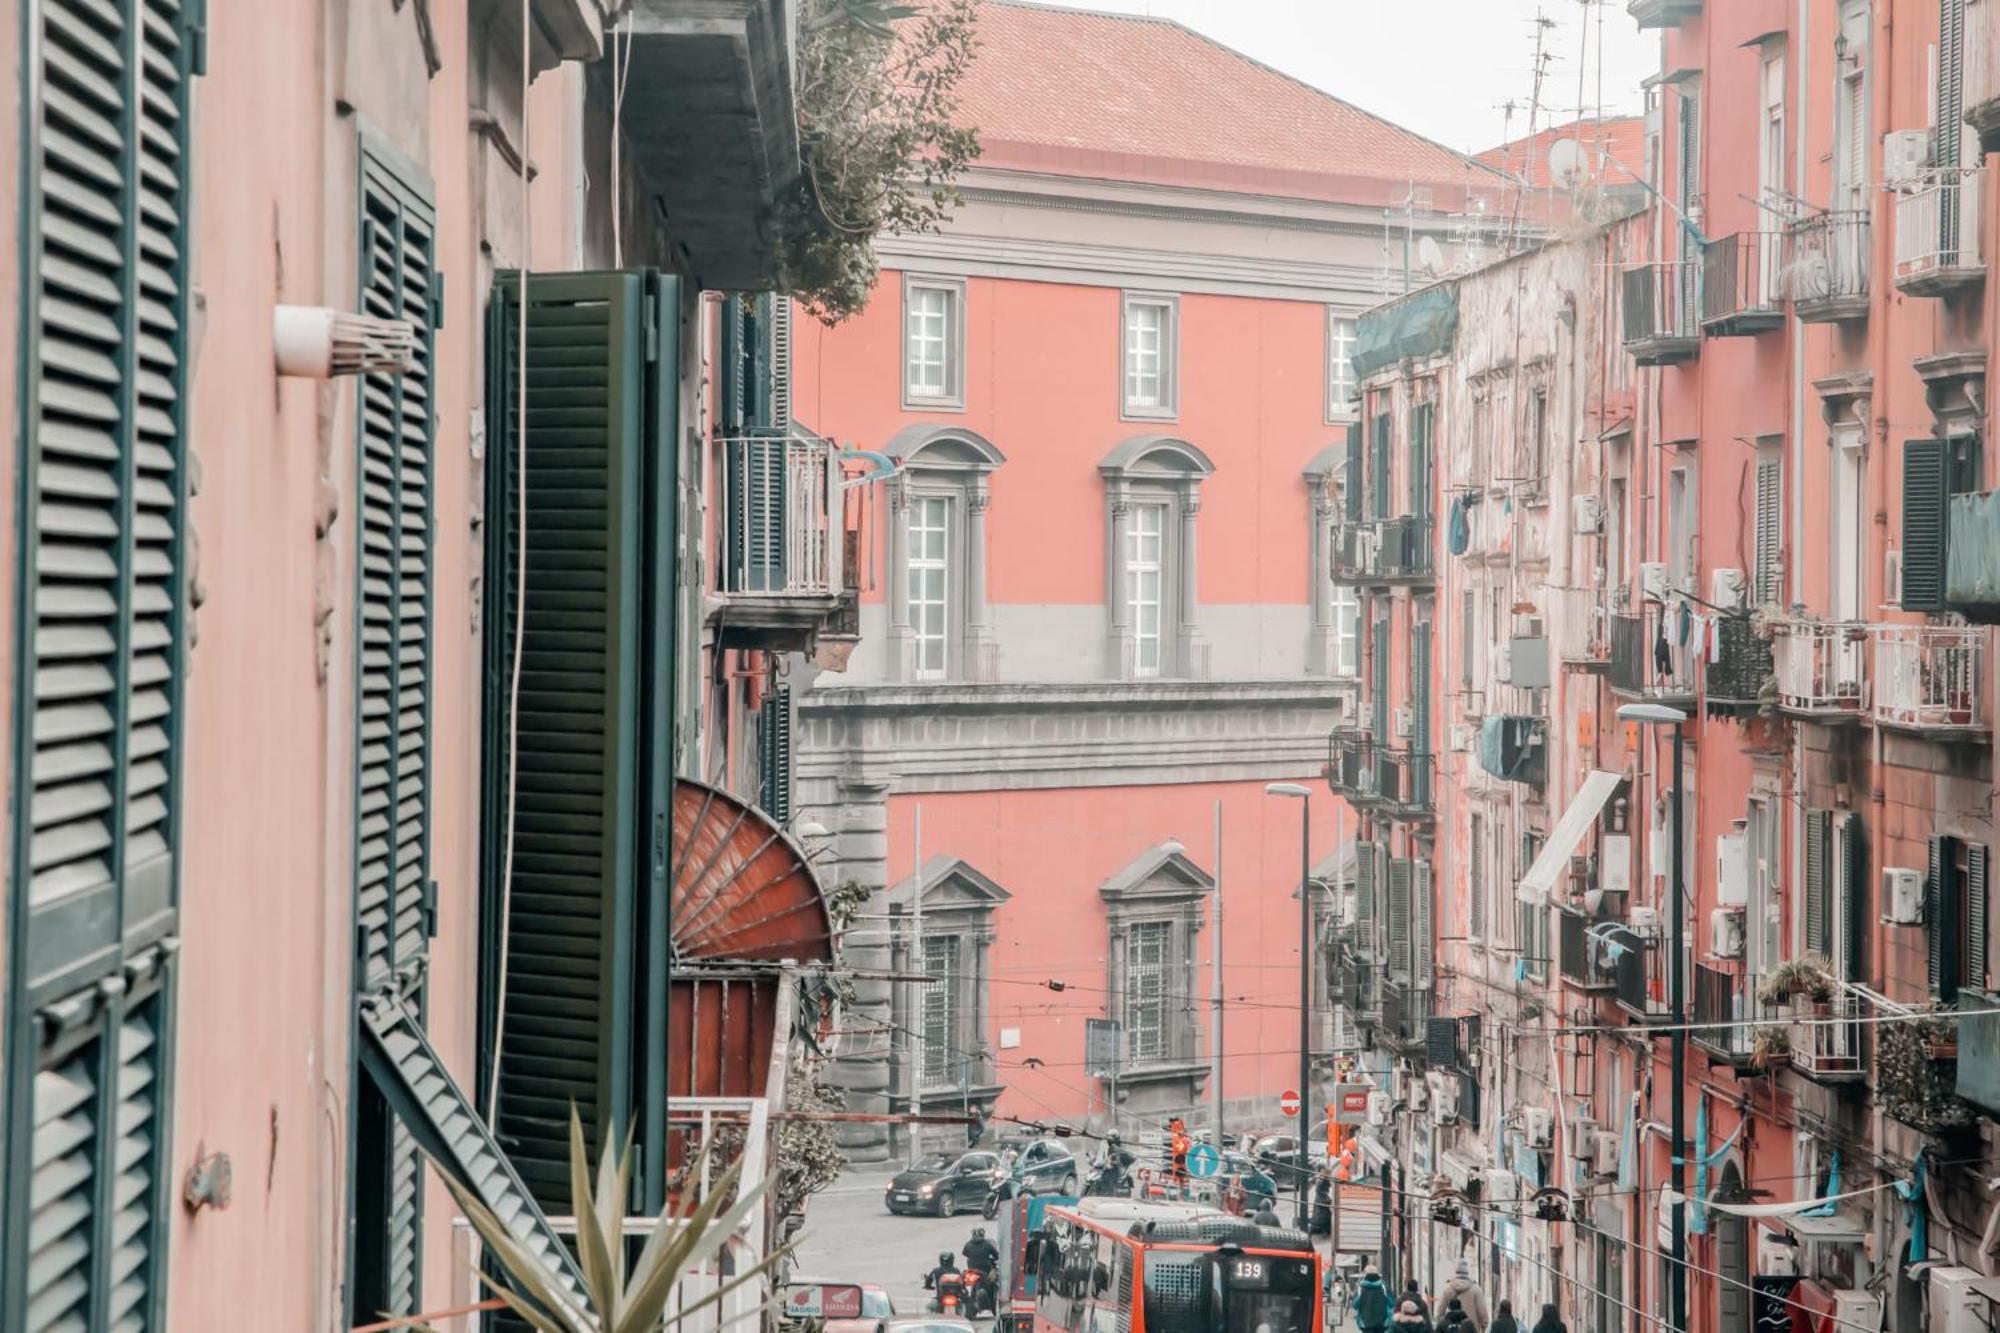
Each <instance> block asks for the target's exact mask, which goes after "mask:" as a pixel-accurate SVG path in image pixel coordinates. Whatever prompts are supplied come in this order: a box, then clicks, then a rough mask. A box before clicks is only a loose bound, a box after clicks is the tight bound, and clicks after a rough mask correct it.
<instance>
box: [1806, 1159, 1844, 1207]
mask: <svg viewBox="0 0 2000 1333" xmlns="http://www.w3.org/2000/svg"><path fill="white" fill-rule="evenodd" d="M1839 1193H1840V1149H1838V1148H1835V1149H1834V1150H1833V1160H1832V1162H1831V1163H1829V1164H1828V1166H1827V1172H1826V1193H1824V1194H1822V1195H1820V1197H1821V1198H1822V1199H1825V1200H1826V1202H1825V1203H1823V1204H1821V1205H1820V1206H1819V1207H1817V1208H1808V1209H1806V1210H1805V1212H1803V1213H1801V1214H1799V1216H1801V1217H1832V1216H1833V1213H1834V1209H1836V1208H1838V1207H1839V1206H1840V1205H1839V1204H1837V1203H1835V1202H1834V1201H1833V1198H1834V1196H1835V1195H1836V1194H1839Z"/></svg>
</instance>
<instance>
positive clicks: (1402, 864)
mask: <svg viewBox="0 0 2000 1333" xmlns="http://www.w3.org/2000/svg"><path fill="white" fill-rule="evenodd" d="M1412 878H1413V876H1412V875H1411V874H1410V863H1409V862H1408V861H1405V860H1394V861H1391V862H1389V910H1388V917H1389V974H1390V975H1391V976H1393V977H1395V978H1396V979H1397V980H1399V981H1402V982H1405V983H1407V982H1408V981H1409V980H1410V881H1411V879H1412Z"/></svg>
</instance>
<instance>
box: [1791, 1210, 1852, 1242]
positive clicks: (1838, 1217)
mask: <svg viewBox="0 0 2000 1333" xmlns="http://www.w3.org/2000/svg"><path fill="white" fill-rule="evenodd" d="M1785 1228H1786V1229H1787V1230H1788V1231H1790V1232H1791V1233H1792V1235H1793V1236H1795V1237H1797V1238H1798V1239H1799V1240H1810V1241H1816V1242H1819V1243H1821V1244H1829V1243H1831V1244H1838V1245H1859V1244H1860V1243H1861V1242H1862V1241H1864V1240H1866V1239H1867V1238H1868V1226H1867V1223H1865V1222H1863V1221H1862V1220H1861V1218H1860V1216H1859V1215H1858V1214H1855V1213H1850V1212H1845V1211H1841V1212H1834V1213H1831V1214H1829V1215H1827V1216H1825V1217H1813V1216H1811V1215H1809V1214H1795V1215H1793V1216H1790V1217H1787V1218H1786V1219H1785Z"/></svg>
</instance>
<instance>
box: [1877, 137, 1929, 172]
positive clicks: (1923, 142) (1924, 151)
mask: <svg viewBox="0 0 2000 1333" xmlns="http://www.w3.org/2000/svg"><path fill="white" fill-rule="evenodd" d="M1930 165H1931V132H1930V131H1929V130H1894V131H1891V132H1890V133H1888V134H1885V135H1883V136H1882V179H1883V182H1884V183H1885V184H1888V185H1902V184H1905V183H1906V182H1909V181H1912V180H1915V179H1916V178H1917V177H1919V176H1921V175H1923V174H1924V172H1925V171H1926V170H1928V169H1929V168H1930Z"/></svg>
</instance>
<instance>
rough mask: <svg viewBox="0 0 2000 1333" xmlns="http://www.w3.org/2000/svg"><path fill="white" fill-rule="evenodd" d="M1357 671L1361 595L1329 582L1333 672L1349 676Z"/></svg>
mask: <svg viewBox="0 0 2000 1333" xmlns="http://www.w3.org/2000/svg"><path fill="white" fill-rule="evenodd" d="M1360 671H1361V596H1360V594H1359V593H1358V592H1357V591H1356V590H1355V589H1354V588H1353V587H1352V586H1351V585H1348V584H1344V583H1336V584H1334V585H1333V674H1334V675H1336V676H1341V677H1353V676H1355V675H1358V674H1360Z"/></svg>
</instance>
